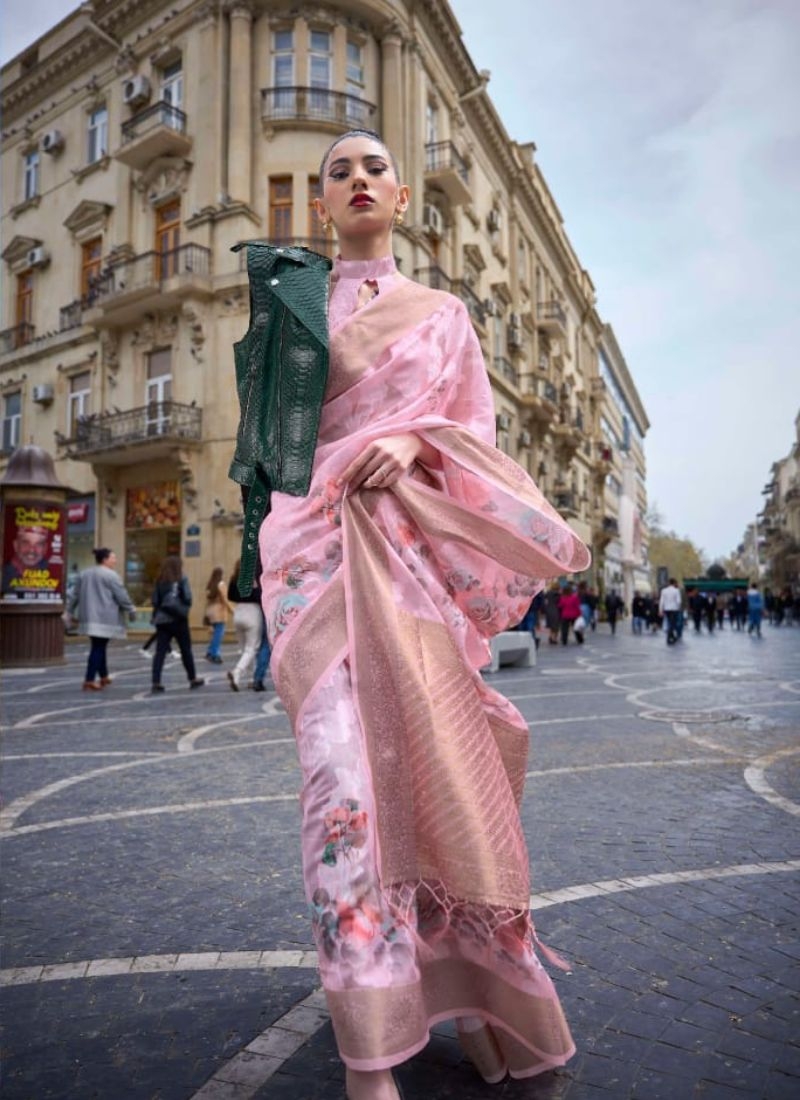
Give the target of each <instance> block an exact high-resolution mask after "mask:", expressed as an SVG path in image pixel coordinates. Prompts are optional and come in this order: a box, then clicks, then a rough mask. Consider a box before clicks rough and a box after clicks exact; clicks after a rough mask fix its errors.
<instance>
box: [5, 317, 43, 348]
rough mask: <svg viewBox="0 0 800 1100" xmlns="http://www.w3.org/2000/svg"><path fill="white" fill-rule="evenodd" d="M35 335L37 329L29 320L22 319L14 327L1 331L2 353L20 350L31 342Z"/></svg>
mask: <svg viewBox="0 0 800 1100" xmlns="http://www.w3.org/2000/svg"><path fill="white" fill-rule="evenodd" d="M35 335H36V329H35V328H34V326H33V325H32V324H31V323H30V322H29V321H21V322H20V324H18V325H14V327H13V328H7V329H4V330H3V331H2V332H0V355H5V354H6V353H7V352H9V351H19V349H20V348H24V347H25V345H26V344H30V343H31V342H32V341H33V338H34V336H35Z"/></svg>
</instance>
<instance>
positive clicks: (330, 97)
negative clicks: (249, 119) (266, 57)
mask: <svg viewBox="0 0 800 1100" xmlns="http://www.w3.org/2000/svg"><path fill="white" fill-rule="evenodd" d="M377 110H378V108H377V107H376V106H375V104H374V103H368V102H367V100H365V99H359V97H358V96H355V95H347V94H346V93H345V92H333V91H331V90H330V89H329V88H308V87H300V86H299V85H295V86H292V87H289V88H262V89H261V117H262V118H263V119H265V120H267V121H269V122H281V121H284V120H288V121H295V122H296V121H300V122H334V123H336V124H337V125H339V126H365V125H367V124H369V125H371V126H372V125H374V121H375V116H376V113H377Z"/></svg>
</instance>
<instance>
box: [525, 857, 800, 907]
mask: <svg viewBox="0 0 800 1100" xmlns="http://www.w3.org/2000/svg"><path fill="white" fill-rule="evenodd" d="M787 871H800V859H787V860H783V861H781V862H776V863H736V864H733V865H731V866H729V867H704V868H699V869H698V870H696V871H667V872H665V873H663V874H658V875H632V876H630V877H629V878H612V879H606V880H605V881H603V882H587V883H586V884H585V885H583V886H567V887H565V888H564V889H563V890H545V891H543V892H542V893H540V894H533V895H532V896H531V909H534V910H538V909H548V908H549V907H550V906H551V905H561V904H562V903H565V902H568V901H583V900H584V899H585V898H597V897H601V896H602V895H603V894H620V893H624V892H625V891H627V890H644V889H646V888H647V887H649V886H676V885H678V884H679V883H682V882H706V881H707V880H709V879H717V878H738V877H740V876H745V875H774V874H780V873H782V872H787Z"/></svg>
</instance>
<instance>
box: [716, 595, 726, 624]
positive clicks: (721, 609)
mask: <svg viewBox="0 0 800 1100" xmlns="http://www.w3.org/2000/svg"><path fill="white" fill-rule="evenodd" d="M716 600H717V608H716V610H717V628H718V629H719V630H723V629H724V627H725V601H724V600H723V598H722V596H717V598H716Z"/></svg>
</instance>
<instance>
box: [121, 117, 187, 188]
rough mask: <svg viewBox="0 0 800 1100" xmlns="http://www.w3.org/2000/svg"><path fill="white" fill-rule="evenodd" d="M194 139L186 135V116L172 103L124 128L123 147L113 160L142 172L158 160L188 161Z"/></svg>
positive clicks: (130, 119) (136, 119)
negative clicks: (177, 158) (165, 158)
mask: <svg viewBox="0 0 800 1100" xmlns="http://www.w3.org/2000/svg"><path fill="white" fill-rule="evenodd" d="M191 149H192V139H191V138H190V137H188V136H187V134H186V115H185V114H184V113H183V111H179V110H178V108H177V107H173V106H172V104H171V103H164V102H163V101H161V102H159V103H154V104H153V106H152V107H148V108H147V109H146V110H144V111H140V112H139V114H138V115H134V116H133V118H129V119H128V121H127V122H123V124H122V144H121V145H120V147H119V149H117V151H116V153H114V156H115V157H116V159H117V160H120V161H122V163H123V164H127V165H128V167H129V168H135V169H136V170H137V171H141V170H142V169H144V168H146V167H147V166H148V164H151V163H152V162H153V161H154V160H155V159H156V157H185V156H188V154H189V153H190V152H191Z"/></svg>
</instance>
